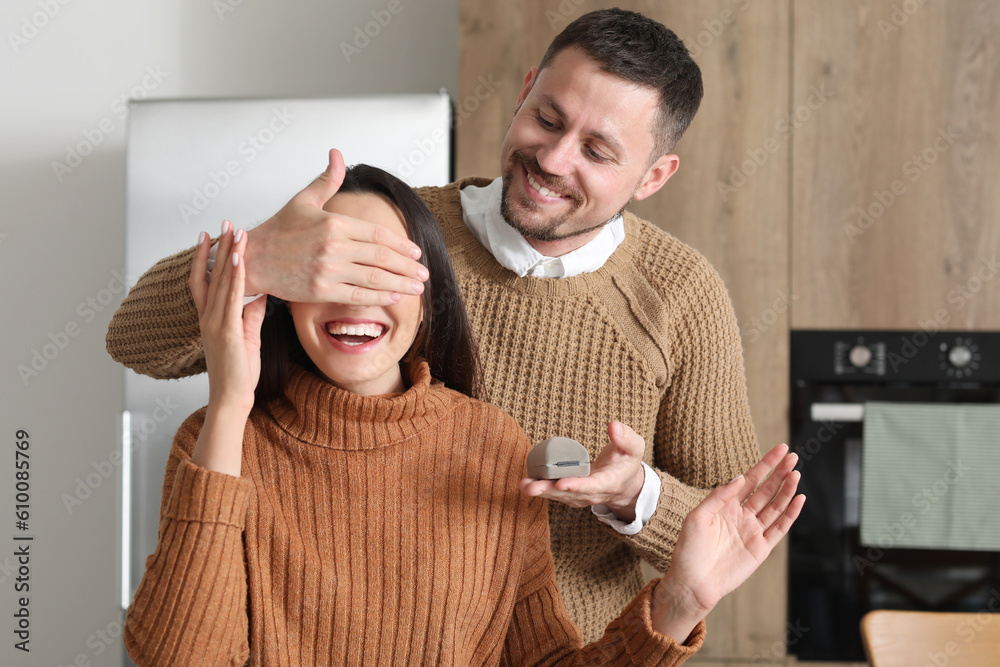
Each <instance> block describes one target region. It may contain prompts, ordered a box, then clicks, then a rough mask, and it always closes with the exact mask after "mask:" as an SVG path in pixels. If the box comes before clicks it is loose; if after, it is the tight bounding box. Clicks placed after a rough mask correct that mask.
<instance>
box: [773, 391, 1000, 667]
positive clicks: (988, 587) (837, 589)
mask: <svg viewBox="0 0 1000 667" xmlns="http://www.w3.org/2000/svg"><path fill="white" fill-rule="evenodd" d="M796 385H797V386H794V387H793V395H792V401H791V443H790V445H791V447H792V449H793V451H795V452H796V453H797V454H798V455H799V463H798V470H800V471H801V473H802V480H801V482H800V490H801V492H802V493H804V494H805V495H806V497H807V498H808V501H807V502H806V504H805V507H804V508H803V512H802V516H801V517H800V518H799V519H798V521H797V522H796V523H795V524H794V525H793V527H792V530H791V533H790V536H789V586H788V621H789V623H790V627H795V628H798V629H799V631H797V632H796V633H794V635H790V640H789V648H788V650H789V653H792V654H794V655H796V656H797V657H798V658H799V659H800V660H829V661H861V662H863V661H864V660H865V655H864V649H863V647H862V644H861V638H860V634H859V624H860V621H861V617H862V616H863V615H864V614H865V613H867V612H868V611H870V610H872V609H906V610H934V611H971V612H977V611H983V610H987V609H992V607H991V606H990V604H989V603H990V601H991V600H995V603H994V605H993V606H997V605H998V604H1000V593H998V591H1000V553H997V552H996V551H983V550H975V551H973V550H956V549H941V548H902V547H898V548H897V547H895V546H894V544H895V543H894V542H893V540H891V539H890V540H886V541H884V542H882V541H880V542H881V544H864V543H863V540H862V537H861V530H860V528H861V509H862V488H863V483H864V479H863V476H862V470H863V462H864V455H865V445H864V439H863V436H864V422H863V415H864V406H865V403H867V402H870V401H879V402H893V403H940V404H957V403H1000V391H998V390H996V389H983V388H978V387H971V386H970V387H964V388H963V387H940V386H925V387H920V386H891V385H854V386H852V385H848V384H807V383H803V382H799V383H796ZM998 444H1000V443H998ZM906 467H907V461H905V460H901V461H899V467H898V472H897V473H896V474H898V475H906V474H907V469H906ZM994 488H995V487H994ZM989 502H991V503H993V504H994V505H995V504H996V501H995V500H993V501H989ZM883 547H885V548H883Z"/></svg>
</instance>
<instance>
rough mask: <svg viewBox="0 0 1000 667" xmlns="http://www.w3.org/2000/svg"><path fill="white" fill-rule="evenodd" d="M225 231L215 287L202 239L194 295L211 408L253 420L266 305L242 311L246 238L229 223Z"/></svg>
mask: <svg viewBox="0 0 1000 667" xmlns="http://www.w3.org/2000/svg"><path fill="white" fill-rule="evenodd" d="M222 229H223V232H222V236H221V237H220V238H219V248H218V250H217V252H216V256H215V266H214V268H213V269H212V278H211V281H209V280H208V277H207V271H208V254H209V246H210V244H209V242H208V238H207V235H205V234H204V233H203V234H202V235H201V237H200V238H199V243H198V247H197V249H196V250H195V256H194V262H193V264H192V265H191V279H190V285H191V295H192V297H193V298H194V303H195V307H196V308H197V309H198V317H199V324H200V326H201V339H202V343H203V345H204V347H205V363H206V365H207V366H208V384H209V406H210V407H213V406H215V407H224V408H226V409H235V410H242V411H245V412H246V413H247V414H249V413H250V409H251V408H252V407H253V400H254V388H255V387H256V386H257V380H258V379H259V378H260V325H261V322H263V320H264V310H265V307H266V301H267V299H266V298H263V297H261V298H259V299H257V300H255V301H253V302H251V303H249V304H247V305H246V307H244V305H243V293H244V284H245V277H246V268H245V262H244V261H243V251H244V249H245V248H246V243H247V234H246V232H245V231H244V230H242V229H241V230H238V231H234V230H233V225H232V223H230V222H229V221H228V220H227V221H226V222H224V223H223V227H222Z"/></svg>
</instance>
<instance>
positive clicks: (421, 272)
mask: <svg viewBox="0 0 1000 667" xmlns="http://www.w3.org/2000/svg"><path fill="white" fill-rule="evenodd" d="M430 277H431V274H430V271H428V270H427V267H426V266H424V265H423V264H421V265H420V268H419V269H417V278H420V279H421V280H427V279H428V278H430Z"/></svg>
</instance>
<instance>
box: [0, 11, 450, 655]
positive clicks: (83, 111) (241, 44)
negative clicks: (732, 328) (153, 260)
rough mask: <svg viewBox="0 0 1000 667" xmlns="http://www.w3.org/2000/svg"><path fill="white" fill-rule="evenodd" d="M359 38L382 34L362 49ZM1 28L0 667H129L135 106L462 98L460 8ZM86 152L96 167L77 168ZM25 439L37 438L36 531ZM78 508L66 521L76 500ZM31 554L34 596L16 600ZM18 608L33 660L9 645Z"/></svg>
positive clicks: (28, 14)
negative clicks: (363, 96)
mask: <svg viewBox="0 0 1000 667" xmlns="http://www.w3.org/2000/svg"><path fill="white" fill-rule="evenodd" d="M372 12H374V14H373V13H372ZM379 19H380V20H381V25H379V23H372V22H373V21H378V20H379ZM366 24H369V25H367V28H368V30H369V31H370V32H371V33H374V34H375V35H376V36H375V37H374V38H369V39H367V40H365V39H361V38H358V39H357V41H356V42H355V38H356V37H357V31H358V30H360V31H364V30H365V28H366ZM0 27H2V30H3V36H4V40H3V44H2V45H0V100H2V101H0V146H2V150H0V196H2V200H0V201H2V209H0V210H2V213H0V285H2V288H3V289H2V296H0V298H2V304H3V309H2V311H0V312H2V314H3V325H2V327H3V328H2V331H3V345H2V347H0V355H2V357H0V373H2V377H0V436H2V437H0V617H2V618H3V621H2V622H0V637H2V643H0V664H3V665H46V666H52V665H59V666H62V665H70V664H77V665H119V664H121V656H122V652H121V648H120V647H121V638H120V636H119V635H120V627H121V626H120V619H121V614H120V612H119V611H118V607H119V592H118V586H119V584H118V582H119V570H118V565H117V556H118V545H117V544H116V540H117V520H118V519H117V517H118V487H119V481H118V480H119V477H118V476H119V472H120V471H119V469H118V468H119V466H117V465H116V464H117V461H118V459H117V456H116V455H115V454H114V452H116V450H118V449H120V447H119V445H118V444H117V443H118V419H119V417H118V414H119V410H120V408H121V405H122V373H121V369H120V368H119V367H118V366H117V365H116V364H115V363H114V362H112V361H111V359H110V357H108V355H107V353H106V352H105V351H104V334H105V331H106V328H107V323H108V320H109V319H110V316H111V313H112V312H113V310H114V308H115V307H116V306H117V304H118V302H119V301H120V300H121V297H122V293H123V289H122V287H121V283H120V281H119V278H118V276H119V275H120V273H121V271H122V266H123V252H124V237H123V231H124V194H125V193H124V185H125V183H124V179H125V145H124V139H125V125H126V119H125V117H124V104H123V102H124V100H126V99H127V98H128V97H130V96H147V97H156V98H178V97H188V98H189V97H248V96H249V97H257V96H322V95H336V94H347V93H392V92H435V91H437V90H438V89H440V88H447V89H448V90H449V91H450V92H451V93H452V94H454V93H455V91H456V87H457V68H458V64H457V50H458V49H457V39H458V38H457V35H458V6H457V0H420V1H419V2H418V1H416V0H363V1H357V0H355V1H353V2H350V3H348V2H329V1H326V2H304V1H302V2H287V1H286V2H278V1H277V0H257V1H256V2H250V1H245V0H214V2H213V1H210V0H147V1H145V2H135V1H133V2H127V1H126V0H104V1H102V0H72V1H70V0H7V2H4V3H3V5H2V8H0ZM356 29H357V30H356ZM345 44H348V45H350V46H351V47H352V48H351V49H350V53H347V54H345V52H344V45H345ZM359 46H360V47H361V48H358V47H359ZM88 137H89V139H88ZM92 144H93V149H92V150H88V148H90V147H91V145H92ZM77 146H79V147H80V148H79V149H78V150H79V151H80V152H87V153H89V154H87V155H84V156H81V157H80V159H79V161H77V160H76V159H75V158H69V161H67V148H68V147H77ZM326 149H327V147H326V146H317V152H316V171H317V172H318V171H319V170H321V169H322V167H323V164H324V163H323V160H324V159H325V155H326ZM57 162H59V163H62V164H63V165H64V166H65V168H63V167H60V166H58V165H54V163H57ZM289 194H292V193H289ZM270 213H272V212H271V211H261V218H264V217H267V216H268V215H269V214H270ZM210 231H212V232H214V231H215V230H214V229H211V230H210ZM136 277H137V276H126V280H127V281H128V282H134V280H135V278H136ZM36 352H37V355H36V354H35V353H36ZM33 357H34V364H35V368H32V362H33ZM46 357H47V358H46ZM19 367H21V368H20V369H19ZM24 369H31V370H30V374H26V375H25V376H24V377H22V374H23V373H25V370H24ZM36 369H37V370H36ZM18 429H26V430H27V431H28V432H30V446H29V450H28V453H29V455H30V459H29V461H30V466H31V467H30V471H29V472H30V480H29V481H30V485H31V489H30V494H31V497H30V518H29V519H28V530H27V531H20V530H18V529H17V528H16V525H15V521H16V517H15V514H14V513H15V507H14V505H15V499H14V492H15V489H14V485H15V447H16V445H15V442H16V432H17V430H18ZM104 474H108V475H109V476H108V478H107V479H106V480H105V479H104V477H103V475H104ZM88 475H90V478H89V480H88ZM88 481H89V482H91V486H94V487H95V488H93V489H92V490H91V489H89V488H83V487H81V488H80V490H79V491H78V487H79V484H80V483H83V484H86V483H87V482H88ZM86 491H90V494H89V496H87V497H85V498H83V500H82V503H80V504H74V506H73V507H72V512H70V511H69V510H68V509H67V507H66V504H65V499H66V498H68V497H73V496H77V497H82V496H86V495H87V494H86ZM15 535H22V536H24V535H30V536H33V537H34V540H33V541H31V542H15V541H14V539H13V538H14V536H15ZM21 544H30V562H29V566H30V575H29V576H30V581H29V582H28V583H29V585H30V590H29V591H28V592H20V593H18V592H16V591H15V590H14V586H15V584H16V583H17V577H18V573H17V566H18V563H17V559H16V557H15V556H14V550H15V548H16V547H17V545H21ZM22 596H23V597H28V598H29V599H30V603H29V607H28V608H29V614H30V616H29V618H30V625H29V632H30V643H29V646H30V649H31V650H30V653H24V652H22V651H19V650H16V649H15V647H14V643H15V642H16V641H17V638H16V637H15V635H14V634H13V632H12V631H13V630H14V629H15V628H16V624H17V619H15V618H14V616H13V615H14V613H15V611H16V610H17V609H18V604H17V599H18V598H19V597H22Z"/></svg>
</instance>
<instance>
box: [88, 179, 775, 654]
mask: <svg viewBox="0 0 1000 667" xmlns="http://www.w3.org/2000/svg"><path fill="white" fill-rule="evenodd" d="M488 183H489V181H488V180H487V179H477V178H470V179H465V180H463V181H460V182H458V183H452V184H450V185H448V186H445V187H443V188H421V189H420V190H418V192H419V193H420V195H421V197H423V199H424V201H425V202H427V204H428V206H430V208H431V210H432V211H433V212H434V214H435V215H436V216H437V218H438V220H439V221H440V222H441V226H442V231H443V232H444V235H445V239H446V242H447V244H448V251H449V254H450V256H451V259H452V263H453V264H454V267H455V272H456V275H457V276H458V280H459V283H460V285H461V289H462V294H463V296H464V298H465V302H466V305H467V306H468V309H469V313H470V316H471V318H472V323H473V328H474V329H475V333H476V336H477V338H478V340H479V349H480V353H481V357H482V361H483V380H484V386H485V388H486V392H487V396H486V398H487V400H488V401H490V402H491V403H493V404H495V405H498V406H500V407H501V408H503V409H504V410H505V411H506V412H508V413H510V414H511V415H512V416H513V417H514V418H515V419H516V420H517V422H518V423H519V424H520V425H521V426H522V427H523V428H524V430H525V432H526V433H527V435H528V438H529V439H530V440H531V441H533V442H537V441H540V440H542V439H544V438H547V437H549V436H553V435H562V436H567V437H571V438H575V439H576V440H579V441H580V442H582V443H584V444H585V445H586V446H587V447H588V448H589V449H590V451H591V455H592V456H596V455H597V453H599V452H600V450H601V449H603V448H604V447H605V445H606V444H607V442H608V437H607V425H608V422H609V421H610V420H612V419H620V420H621V421H622V422H624V423H626V424H628V425H629V426H631V427H632V428H633V429H635V431H636V432H637V433H638V434H639V435H641V436H642V437H643V438H645V440H646V445H647V448H646V454H645V457H644V459H645V461H646V463H648V464H649V465H651V466H652V467H653V468H654V469H656V470H657V471H658V474H659V475H660V478H661V480H662V482H663V486H662V491H661V495H660V501H659V504H658V506H657V509H656V513H655V514H654V515H653V517H652V519H651V520H650V522H649V523H648V524H647V525H646V526H645V527H643V529H642V530H641V531H640V532H639V533H638V534H637V535H634V536H624V535H620V534H618V533H617V532H615V531H614V530H612V529H610V528H609V527H607V526H605V525H603V524H601V523H600V522H599V521H598V520H597V518H596V517H594V516H593V515H592V514H591V512H590V511H589V510H587V509H574V508H570V507H568V506H566V505H563V504H561V503H552V504H551V506H550V512H549V518H550V526H551V538H552V553H553V557H554V559H555V564H556V577H557V581H558V583H559V590H560V591H561V592H562V595H563V599H564V600H565V602H566V607H567V608H568V609H569V612H570V617H571V618H572V619H573V621H574V622H575V623H576V624H577V625H579V626H580V627H581V629H582V630H583V634H584V637H585V638H586V639H587V640H588V641H592V640H593V639H595V638H596V637H599V636H600V633H601V632H602V631H603V629H604V627H605V626H606V625H607V623H608V622H609V621H610V620H611V619H613V618H614V617H615V615H616V614H617V613H618V612H619V611H620V610H621V608H622V607H623V606H625V605H626V604H627V603H628V602H629V601H630V600H631V599H632V597H633V596H634V595H635V594H636V592H637V591H638V590H639V589H640V588H641V586H642V576H641V572H640V570H639V558H640V557H642V558H645V559H646V560H648V561H649V562H650V563H652V564H653V565H654V566H655V567H657V568H658V569H660V570H666V568H667V567H668V566H669V563H670V554H671V552H672V551H673V546H674V544H675V542H676V540H677V534H678V532H679V531H680V527H681V523H682V521H683V519H684V517H685V516H686V515H687V513H688V512H689V511H690V510H691V509H692V508H693V507H694V506H695V505H696V504H697V503H699V502H700V501H701V500H702V499H703V498H704V496H705V494H706V491H705V489H709V488H711V487H713V486H715V485H718V484H723V483H726V482H728V481H729V480H731V479H732V478H733V477H735V476H737V475H739V474H741V473H742V472H744V471H745V470H746V469H747V468H749V467H750V466H751V465H753V464H754V463H755V462H756V461H757V459H758V458H759V451H758V449H757V443H756V438H755V436H754V430H753V424H752V423H751V420H750V410H749V407H748V403H747V395H746V382H745V378H744V371H743V355H742V348H741V343H740V335H739V329H738V327H737V324H736V318H735V316H734V314H733V309H732V305H731V303H730V301H729V295H728V293H727V292H726V288H725V286H724V285H723V284H722V280H721V279H720V278H719V275H718V273H716V271H715V270H714V269H713V268H712V266H711V265H710V264H709V263H708V261H707V260H706V259H705V258H704V257H703V256H702V255H700V254H699V253H698V252H696V251H695V250H693V249H691V248H690V247H689V246H687V245H685V244H683V243H681V242H680V241H678V240H677V239H676V238H674V237H673V236H671V235H669V234H667V233H665V232H663V231H662V230H660V229H659V228H657V227H655V226H653V225H652V224H650V223H648V222H646V221H644V220H641V219H639V218H637V217H636V216H634V215H632V214H631V213H629V212H626V213H625V216H624V217H625V241H624V242H623V243H622V244H621V245H620V246H619V247H618V249H617V250H616V251H615V252H614V254H613V255H611V257H610V258H609V259H608V261H607V263H606V264H605V265H604V266H603V267H602V268H601V269H599V270H597V271H595V272H593V273H586V274H583V275H580V276H576V277H573V278H563V279H546V278H531V277H526V278H519V277H518V276H517V275H516V274H514V273H513V272H511V271H509V270H508V269H506V268H504V267H502V266H501V265H499V264H498V263H497V262H496V260H495V259H494V258H493V256H492V255H491V254H490V253H489V252H488V251H487V250H486V249H485V248H483V247H482V246H481V245H480V244H479V242H478V241H477V240H476V238H475V237H474V236H473V235H472V233H471V232H470V231H469V230H468V228H467V227H466V225H465V222H464V220H463V219H462V210H461V203H460V200H459V188H460V187H462V186H465V185H469V184H472V185H480V186H482V185H486V184H488ZM192 256H193V250H187V251H184V252H181V253H179V254H177V255H174V256H173V257H169V258H167V259H164V260H162V261H160V262H159V263H157V264H156V266H154V267H153V268H152V269H150V270H149V271H148V272H147V273H146V274H145V275H144V276H143V277H142V278H141V279H140V280H139V282H138V284H137V285H136V286H135V287H133V288H132V290H131V292H130V293H129V295H128V297H127V298H126V299H125V300H124V301H123V302H122V304H121V307H120V308H119V310H118V312H117V313H116V314H115V316H114V319H113V320H112V321H111V325H110V327H109V329H108V338H107V342H108V351H109V352H110V353H111V355H112V356H113V357H114V358H115V359H117V360H118V361H120V362H121V363H123V364H125V365H126V366H129V367H131V368H133V369H135V370H136V371H138V372H140V373H145V374H147V375H152V376H153V377H181V376H184V375H190V374H193V373H199V372H202V371H204V369H205V365H204V358H203V353H202V348H201V341H200V339H199V329H198V316H197V312H196V310H195V307H194V303H193V302H192V300H191V295H190V291H189V289H188V284H187V281H188V275H189V273H190V267H191V258H192Z"/></svg>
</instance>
